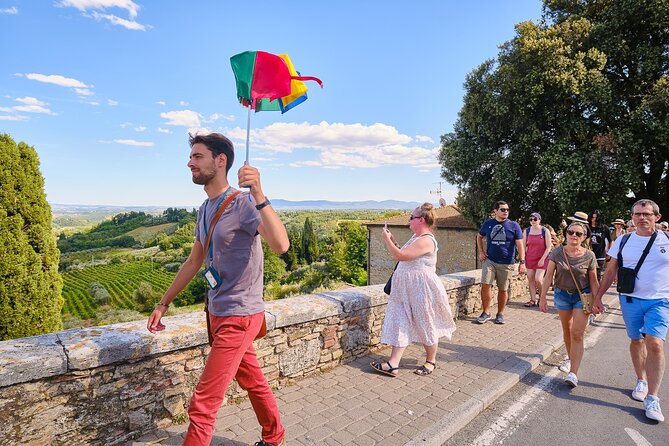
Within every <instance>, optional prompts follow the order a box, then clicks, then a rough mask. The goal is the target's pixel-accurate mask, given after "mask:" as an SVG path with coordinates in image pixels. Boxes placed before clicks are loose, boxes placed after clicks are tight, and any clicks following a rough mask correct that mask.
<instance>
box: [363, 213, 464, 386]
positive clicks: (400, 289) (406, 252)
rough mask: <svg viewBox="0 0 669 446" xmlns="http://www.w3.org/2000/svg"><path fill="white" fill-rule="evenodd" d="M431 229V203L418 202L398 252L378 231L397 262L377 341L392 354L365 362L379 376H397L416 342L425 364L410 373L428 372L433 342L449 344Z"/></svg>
mask: <svg viewBox="0 0 669 446" xmlns="http://www.w3.org/2000/svg"><path fill="white" fill-rule="evenodd" d="M433 225H434V211H433V210H432V205H431V204H430V203H424V204H423V205H422V206H421V207H418V208H416V209H414V211H413V212H412V213H411V216H410V217H409V228H410V229H411V231H412V232H413V233H414V235H413V236H412V237H411V238H410V239H409V240H408V241H407V242H406V243H405V244H404V246H402V248H399V247H398V245H397V243H396V242H395V238H394V237H393V235H392V234H391V233H390V231H389V230H388V229H387V228H385V229H384V230H383V237H384V241H385V242H386V245H387V247H388V251H390V253H391V255H392V256H393V258H394V259H395V260H397V261H398V262H399V263H398V265H397V269H396V270H395V272H394V273H393V279H392V289H391V292H390V296H389V297H388V306H387V307H386V317H385V319H384V321H383V329H382V330H381V343H383V344H388V345H391V346H392V347H393V348H392V353H391V355H390V358H389V359H388V361H385V362H384V361H375V362H372V363H371V365H372V367H373V368H374V370H376V371H377V372H379V373H383V374H385V375H389V376H397V373H398V370H399V364H400V360H401V359H402V355H403V354H404V350H405V349H406V347H407V346H408V345H409V344H422V345H423V347H424V348H425V356H426V357H425V364H424V365H422V366H421V367H420V368H418V369H417V370H415V371H414V373H416V374H418V375H421V376H424V375H429V374H431V373H432V372H433V371H434V369H435V368H436V366H437V349H438V347H439V338H442V337H446V338H448V339H449V340H450V339H451V336H452V334H453V332H454V331H455V322H453V315H452V313H451V307H450V305H449V303H448V295H447V294H446V290H445V289H444V285H443V284H442V282H441V280H440V279H439V277H438V276H437V274H436V263H437V250H438V249H439V248H438V246H437V240H436V239H435V238H434V235H433V234H432V231H431V229H430V228H431V227H432V226H433Z"/></svg>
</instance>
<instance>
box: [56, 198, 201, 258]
mask: <svg viewBox="0 0 669 446" xmlns="http://www.w3.org/2000/svg"><path fill="white" fill-rule="evenodd" d="M196 217H197V211H195V210H193V211H190V212H189V211H187V210H185V209H174V208H168V209H166V210H165V211H164V212H163V214H162V215H159V216H153V215H150V214H147V213H145V212H136V211H132V212H124V213H121V214H117V215H114V216H113V217H112V218H111V219H109V220H106V221H103V222H102V223H99V224H97V225H96V226H94V227H93V228H92V229H91V230H89V231H85V232H78V233H76V234H73V235H71V236H69V237H68V236H66V235H65V234H61V235H60V237H59V239H58V248H59V249H60V250H61V252H73V251H81V250H84V249H95V248H101V247H141V246H142V244H141V242H140V241H138V240H137V239H136V238H135V237H132V236H131V235H128V234H127V233H128V232H130V231H132V230H134V229H137V228H140V227H144V226H157V225H161V224H164V223H178V224H179V225H180V226H181V225H185V224H188V223H194V222H195V219H196Z"/></svg>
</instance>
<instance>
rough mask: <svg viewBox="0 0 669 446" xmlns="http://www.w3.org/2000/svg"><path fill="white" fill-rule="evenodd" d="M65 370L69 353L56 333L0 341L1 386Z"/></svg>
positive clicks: (53, 374)
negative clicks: (65, 350) (59, 341)
mask: <svg viewBox="0 0 669 446" xmlns="http://www.w3.org/2000/svg"><path fill="white" fill-rule="evenodd" d="M37 364H39V367H36V365H37ZM65 372H67V356H66V355H65V352H64V351H63V347H62V346H61V345H59V343H58V335H56V334H45V335H41V336H31V337H28V338H19V339H10V340H8V341H2V342H0V387H5V386H11V385H13V384H18V383H23V382H27V381H32V380H35V379H40V378H46V377H49V376H58V375H61V374H63V373H65Z"/></svg>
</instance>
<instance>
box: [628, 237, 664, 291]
mask: <svg viewBox="0 0 669 446" xmlns="http://www.w3.org/2000/svg"><path fill="white" fill-rule="evenodd" d="M631 235H632V234H625V235H623V239H622V240H621V241H620V248H619V249H618V256H617V257H618V283H617V284H616V291H618V292H619V293H623V294H629V293H633V292H634V285H635V284H636V278H637V274H638V273H639V269H640V268H641V264H642V263H643V261H644V260H646V256H648V253H649V252H650V247H651V246H653V243H655V239H656V238H657V231H655V232H654V233H653V235H652V236H651V237H650V240H648V244H647V245H646V247H645V248H644V250H643V253H642V254H641V258H640V259H639V262H638V263H637V264H636V267H635V268H634V269H632V268H625V267H623V247H624V246H625V243H627V240H629V238H630V236H631ZM665 235H667V234H665ZM667 238H669V235H667Z"/></svg>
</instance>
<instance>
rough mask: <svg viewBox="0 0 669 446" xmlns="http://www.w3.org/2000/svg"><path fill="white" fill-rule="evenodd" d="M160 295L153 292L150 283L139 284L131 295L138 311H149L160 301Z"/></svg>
mask: <svg viewBox="0 0 669 446" xmlns="http://www.w3.org/2000/svg"><path fill="white" fill-rule="evenodd" d="M160 297H161V295H160V293H159V292H157V291H154V290H153V287H152V286H151V284H150V283H147V282H139V286H138V287H137V289H136V290H135V292H134V293H133V296H132V298H133V300H134V301H135V302H136V303H137V308H138V310H139V311H150V310H153V307H155V306H156V304H157V303H158V301H159V300H160Z"/></svg>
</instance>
